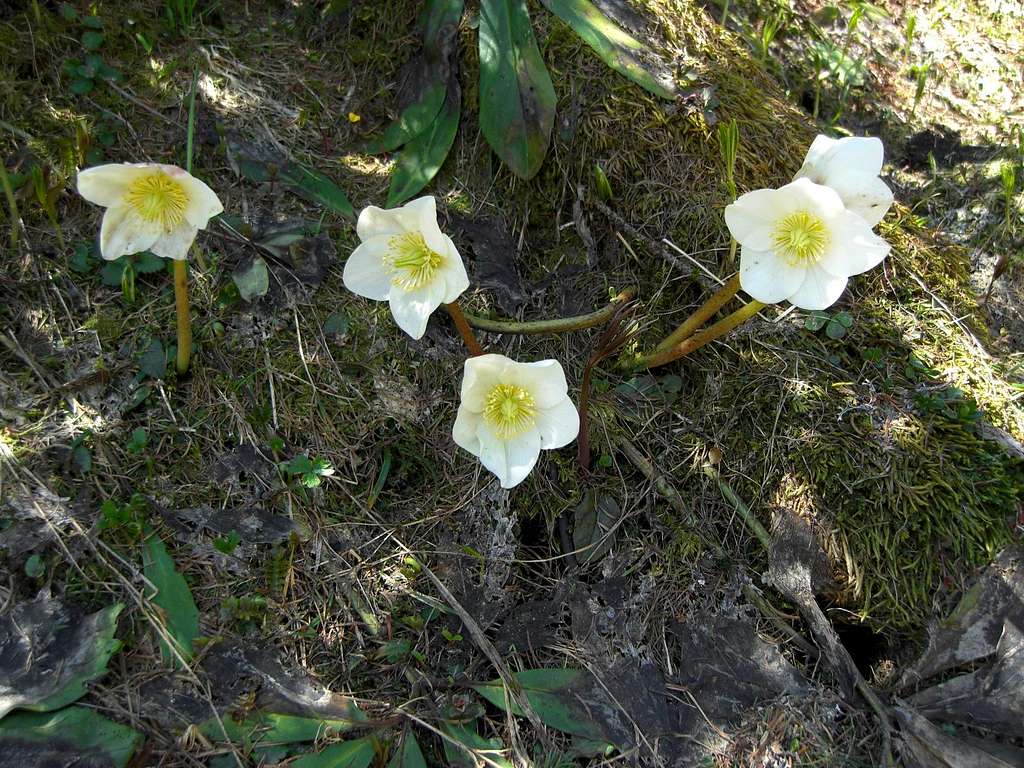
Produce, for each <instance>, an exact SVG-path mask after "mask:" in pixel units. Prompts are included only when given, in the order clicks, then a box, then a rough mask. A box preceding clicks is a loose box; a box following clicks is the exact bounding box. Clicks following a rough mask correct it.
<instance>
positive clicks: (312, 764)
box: [291, 737, 374, 768]
mask: <svg viewBox="0 0 1024 768" xmlns="http://www.w3.org/2000/svg"><path fill="white" fill-rule="evenodd" d="M373 755H374V751H373V739H371V738H370V737H366V738H363V739H356V740H355V741H343V742H341V743H340V744H332V745H331V746H329V747H327V748H326V749H323V750H321V751H320V752H317V753H316V754H315V755H304V756H302V757H300V758H299V759H298V760H296V761H295V762H294V763H291V768H366V767H367V766H368V765H369V764H370V763H371V762H372V761H373Z"/></svg>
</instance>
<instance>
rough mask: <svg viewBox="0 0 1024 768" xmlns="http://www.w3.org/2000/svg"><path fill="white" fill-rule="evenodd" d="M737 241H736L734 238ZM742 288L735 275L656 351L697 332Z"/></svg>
mask: <svg viewBox="0 0 1024 768" xmlns="http://www.w3.org/2000/svg"><path fill="white" fill-rule="evenodd" d="M733 242H734V243H735V242H736V241H735V240H733ZM739 289H740V276H739V275H738V274H736V275H733V276H732V277H731V278H729V280H727V281H726V282H725V284H723V285H722V287H721V288H719V289H718V290H717V291H716V292H715V293H714V294H713V295H712V296H711V298H709V299H708V300H707V301H705V302H704V303H703V304H702V305H701V306H700V307H698V308H697V309H696V310H695V311H694V313H693V314H692V315H690V316H689V317H688V318H686V319H685V320H684V321H683V322H682V323H681V324H680V325H679V327H678V328H676V329H675V330H674V331H672V333H670V334H669V335H668V336H666V337H665V338H664V339H662V341H661V343H660V344H658V346H656V347H655V348H654V351H655V352H660V351H662V350H664V349H669V348H670V347H674V346H675V345H676V344H678V343H679V342H681V341H683V340H684V339H688V338H690V336H692V335H693V334H694V333H696V332H697V329H699V328H700V327H701V326H702V325H704V323H706V322H707V321H708V319H709V318H710V317H711V316H712V315H714V314H715V312H717V311H718V310H720V309H721V308H722V307H724V306H725V305H726V304H727V303H728V302H729V300H730V299H732V297H733V296H735V295H736V293H737V291H739Z"/></svg>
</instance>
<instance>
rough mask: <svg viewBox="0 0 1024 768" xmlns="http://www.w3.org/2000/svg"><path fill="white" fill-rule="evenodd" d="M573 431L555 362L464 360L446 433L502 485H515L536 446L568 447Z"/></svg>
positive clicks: (576, 426)
mask: <svg viewBox="0 0 1024 768" xmlns="http://www.w3.org/2000/svg"><path fill="white" fill-rule="evenodd" d="M579 431H580V415H579V413H577V411H576V406H574V405H573V404H572V401H571V400H570V399H569V394H568V385H567V384H566V382H565V373H564V372H563V371H562V366H561V365H559V363H558V361H557V360H541V361H539V362H536V363H517V362H516V361H515V360H510V359H509V358H507V357H505V356H504V355H493V354H492V355H480V356H479V357H471V358H469V359H468V360H467V361H466V366H465V372H464V373H463V376H462V400H461V402H460V403H459V411H458V413H457V414H456V416H455V426H454V427H453V429H452V436H453V437H454V438H455V442H456V443H457V444H458V445H459V446H460V447H462V448H465V449H466V450H467V451H469V452H470V453H472V454H473V455H474V456H478V457H479V458H480V461H481V462H482V463H483V465H484V466H485V467H487V469H489V470H490V471H491V472H493V473H494V474H495V475H497V476H498V479H499V480H500V481H501V487H502V488H512V487H513V486H516V485H518V484H519V483H521V482H522V481H523V480H524V479H525V478H526V476H527V475H528V474H530V470H531V469H533V465H534V464H536V463H537V457H538V456H539V455H540V452H541V449H545V450H547V449H551V448H561V447H562V446H565V445H568V444H569V443H571V442H572V441H573V440H574V439H576V435H577V434H578V433H579Z"/></svg>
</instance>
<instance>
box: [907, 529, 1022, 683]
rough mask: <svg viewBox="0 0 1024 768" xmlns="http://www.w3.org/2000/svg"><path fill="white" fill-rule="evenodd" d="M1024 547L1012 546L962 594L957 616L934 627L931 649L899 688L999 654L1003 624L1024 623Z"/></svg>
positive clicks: (953, 614)
mask: <svg viewBox="0 0 1024 768" xmlns="http://www.w3.org/2000/svg"><path fill="white" fill-rule="evenodd" d="M1022 567H1024V548H1022V547H1021V546H1020V545H1014V546H1010V547H1007V548H1006V549H1004V550H1003V551H1002V552H1000V553H999V555H998V556H997V557H996V559H995V560H994V561H993V563H992V564H991V565H990V566H989V567H988V568H987V569H986V570H985V572H984V573H983V574H982V575H981V577H980V578H979V579H978V580H977V582H975V584H974V585H973V586H972V587H971V588H970V589H969V590H968V591H967V593H966V594H965V595H964V596H963V598H961V600H960V604H959V605H958V606H957V608H956V610H955V611H953V613H952V615H950V616H949V617H947V618H946V619H944V620H941V621H938V622H936V623H935V624H934V625H933V626H932V627H931V628H930V630H929V637H928V647H927V648H926V649H925V651H924V653H923V654H921V658H920V659H919V660H918V661H917V663H916V664H914V666H913V667H911V668H910V669H909V670H907V671H906V672H905V673H904V674H903V676H902V677H901V680H900V687H903V686H905V685H907V684H910V683H913V682H918V681H922V680H925V679H927V678H929V677H931V676H932V675H935V674H938V673H939V672H943V671H945V670H947V669H950V668H952V667H957V666H960V665H962V664H967V663H969V662H973V661H977V660H979V659H982V658H984V657H986V656H989V655H991V654H993V653H995V650H996V646H997V645H998V644H999V641H1000V638H1001V637H1002V636H1003V632H1004V627H1005V626H1006V625H1007V624H1012V625H1014V626H1016V627H1018V628H1020V627H1024V572H1022V570H1024V568H1022Z"/></svg>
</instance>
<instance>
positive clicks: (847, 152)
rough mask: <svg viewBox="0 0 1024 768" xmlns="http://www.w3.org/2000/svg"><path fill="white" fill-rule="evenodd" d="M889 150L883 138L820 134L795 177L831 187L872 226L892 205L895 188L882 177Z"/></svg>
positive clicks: (844, 202)
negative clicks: (830, 136)
mask: <svg viewBox="0 0 1024 768" xmlns="http://www.w3.org/2000/svg"><path fill="white" fill-rule="evenodd" d="M884 159H885V149H884V148H883V146H882V141H881V139H877V138H865V137H860V136H847V137H845V138H842V139H830V138H829V137H828V136H821V135H819V136H818V137H817V138H815V140H814V141H813V142H812V143H811V147H810V149H809V150H807V156H806V157H805V158H804V164H803V166H802V167H801V168H800V170H799V171H797V174H796V176H795V177H794V180H796V179H810V180H811V181H813V182H814V183H815V184H822V185H824V186H826V187H831V188H832V189H834V190H835V192H836V194H837V195H839V199H840V200H842V201H843V205H844V206H846V209H847V210H850V211H853V212H854V213H856V214H857V215H858V216H860V217H861V218H862V219H864V221H866V222H867V223H868V225H869V226H872V227H873V226H875V225H876V224H878V222H880V221H881V220H882V218H883V217H884V216H885V214H886V212H888V210H889V208H890V207H891V206H892V202H893V196H892V190H891V189H889V187H888V186H886V183H885V182H884V181H882V180H881V179H880V178H879V174H880V173H881V172H882V163H883V162H884Z"/></svg>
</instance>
